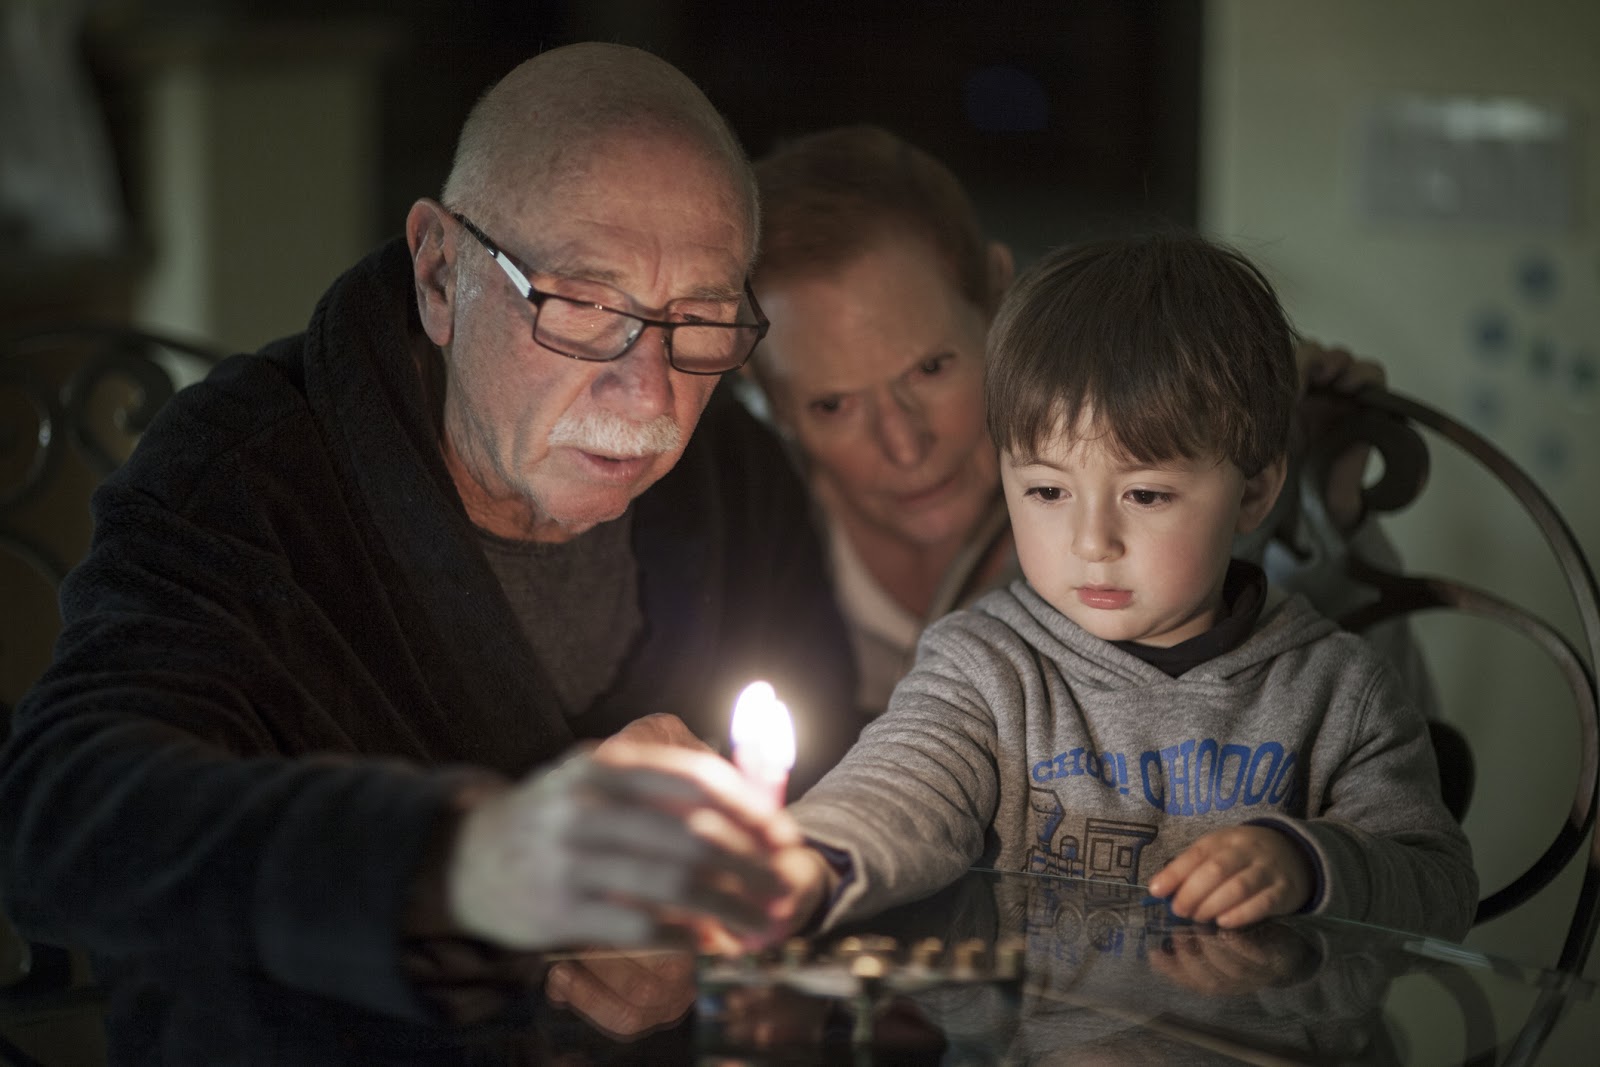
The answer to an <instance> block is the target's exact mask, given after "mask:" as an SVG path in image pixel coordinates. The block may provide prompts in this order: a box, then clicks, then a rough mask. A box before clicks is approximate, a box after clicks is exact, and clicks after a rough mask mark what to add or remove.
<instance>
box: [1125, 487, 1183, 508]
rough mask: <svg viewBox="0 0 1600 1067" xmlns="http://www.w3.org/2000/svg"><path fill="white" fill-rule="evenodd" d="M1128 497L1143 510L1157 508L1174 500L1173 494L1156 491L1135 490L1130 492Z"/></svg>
mask: <svg viewBox="0 0 1600 1067" xmlns="http://www.w3.org/2000/svg"><path fill="white" fill-rule="evenodd" d="M1128 496H1129V498H1130V499H1132V500H1133V502H1134V503H1135V504H1138V505H1139V506H1140V507H1141V508H1150V507H1155V506H1156V505H1157V504H1165V503H1166V502H1167V501H1169V500H1171V499H1172V494H1171V493H1162V492H1159V491H1157V490H1155V489H1133V490H1130V491H1129V493H1128Z"/></svg>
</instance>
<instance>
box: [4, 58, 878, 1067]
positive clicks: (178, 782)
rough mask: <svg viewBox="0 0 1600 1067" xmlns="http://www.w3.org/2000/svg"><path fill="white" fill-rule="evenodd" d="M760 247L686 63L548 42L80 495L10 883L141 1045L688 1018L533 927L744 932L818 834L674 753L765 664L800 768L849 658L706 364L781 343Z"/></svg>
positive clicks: (830, 711) (755, 452)
mask: <svg viewBox="0 0 1600 1067" xmlns="http://www.w3.org/2000/svg"><path fill="white" fill-rule="evenodd" d="M756 235H757V209H756V202H755V192H754V185H753V182H752V180H751V177H750V173H749V169H748V166H747V164H746V162H745V160H744V157H743V155H742V153H741V151H740V149H739V147H738V145H737V143H736V141H735V139H734V137H733V136H732V134H731V133H730V131H729V130H728V128H727V127H726V125H725V123H724V122H723V120H722V119H721V118H720V117H719V116H718V115H717V114H716V112H715V111H714V110H713V109H712V108H711V106H710V104H709V103H708V102H707V101H706V100H705V98H704V97H703V96H702V95H701V94H700V92H699V91H698V90H697V89H696V88H695V87H694V86H693V85H691V84H690V83H689V82H688V81H687V80H686V79H685V78H684V77H683V76H682V75H681V74H679V73H678V72H677V71H676V70H674V69H673V68H671V67H670V66H668V65H667V64H665V63H663V62H661V61H660V60H658V59H655V58H654V57H651V56H649V55H647V54H645V53H642V52H638V51H636V50H633V49H627V48H622V47H618V46H608V45H579V46H573V47H569V48H564V49H559V50H556V51H552V52H549V53H546V54H544V55H543V56H540V57H539V58H536V59H534V60H531V61H529V62H528V63H525V64H524V65H522V66H521V67H519V68H518V69H517V70H515V71H513V72H512V73H511V74H510V75H509V76H507V77H506V78H505V79H504V80H503V81H502V82H500V83H499V84H498V85H497V86H496V87H495V88H494V89H492V90H491V91H490V92H489V93H488V94H487V95H486V96H485V97H484V98H483V100H482V101H481V102H480V103H479V104H478V106H477V107H476V108H475V109H474V110H473V112H472V114H471V116H470V117H469V119H468V121H467V123H466V125H465V127H464V129H463V131H462V134H461V140H460V146H459V148H458V152H457V156H456V160H455V165H454V167H453V169H452V172H451V174H450V177H449V180H448V182H447V184H446V187H445V190H444V192H443V196H442V201H440V202H435V201H432V200H421V201H418V202H417V204H416V205H415V206H414V207H413V208H412V210H411V212H410V214H409V215H408V217H407V219H406V230H405V238H406V239H405V241H404V242H403V243H402V242H400V241H396V242H394V243H392V244H390V245H388V246H387V247H384V248H381V249H380V250H378V251H377V252H375V253H374V254H373V255H372V256H370V257H369V258H367V259H366V260H365V261H363V262H362V263H360V264H359V265H357V266H356V267H355V268H354V269H352V270H351V271H350V272H349V273H347V274H346V275H344V276H343V277H341V278H340V279H338V281H337V282H335V284H334V285H333V287H332V288H331V289H330V290H329V291H328V293H327V295H326V296H325V297H324V298H323V300H322V302H321V303H320V304H319V305H318V307H317V309H316V311H315V313H314V314H313V316H312V318H311V322H310V325H309V326H308V328H307V330H306V332H305V333H304V334H301V335H299V336H297V337H293V338H290V339H288V340H285V341H282V342H278V343H276V344H273V345H271V346H269V347H268V348H266V349H265V350H263V351H262V352H260V353H258V354H255V355H250V356H240V357H236V358H235V359H233V360H230V361H229V362H227V363H225V364H224V365H222V366H221V367H219V368H218V369H217V370H216V371H215V372H214V373H213V374H212V375H211V376H210V378H209V379H208V380H207V381H206V382H205V383H203V384H202V385H200V386H197V387H195V388H193V389H190V390H188V391H187V392H185V393H183V394H181V395H180V396H179V397H178V398H177V399H176V400H175V401H173V402H172V403H171V404H170V405H169V406H168V407H167V409H166V410H164V411H163V412H162V415H161V418H160V419H159V420H158V422H157V424H156V425H155V426H153V427H152V428H151V429H150V431H149V432H148V434H147V435H146V436H145V438H144V440H143V441H142V442H141V444H140V447H139V449H138V451H137V453H136V454H135V456H134V457H133V459H132V460H131V461H130V462H129V464H128V465H127V466H126V467H125V468H124V469H123V470H122V471H121V472H119V473H118V474H117V475H116V476H114V477H113V478H112V479H111V480H110V481H109V482H108V483H107V484H106V485H105V486H104V487H103V488H102V489H101V491H100V492H99V494H98V495H97V497H96V501H95V511H96V523H97V528H96V537H95V543H94V547H93V549H92V551H91V553H90V555H89V557H88V559H87V560H86V561H85V562H84V563H83V565H82V566H81V567H80V568H79V569H78V570H77V571H76V572H75V573H74V574H73V575H72V576H71V577H70V578H69V580H68V582H67V583H66V585H65V586H64V588H63V591H62V605H63V612H64V616H65V627H64V631H63V634H62V638H61V641H60V644H59V646H58V649H57V655H56V660H55V662H54V664H53V665H52V666H51V668H50V669H49V671H48V672H47V673H46V675H45V676H44V678H43V679H42V680H41V681H40V682H39V683H38V685H37V686H36V687H35V688H34V689H33V691H32V692H31V693H30V694H29V695H28V697H27V698H26V699H25V700H24V702H23V703H22V705H21V706H20V707H19V708H18V710H17V713H16V717H15V721H14V724H13V734H12V737H11V739H10V741H9V743H8V745H7V747H6V748H5V749H4V751H3V756H0V872H3V878H4V890H5V897H4V904H5V908H6V910H7V911H8V913H9V914H10V915H11V916H12V918H13V919H14V921H15V922H16V923H17V925H18V926H19V927H20V928H22V929H24V930H25V931H27V932H29V933H30V934H32V935H34V936H38V937H41V938H47V939H60V940H64V941H69V942H73V943H77V944H81V945H83V946H85V947H87V948H88V949H89V950H90V951H91V952H92V953H93V954H94V956H95V957H96V959H97V961H99V963H100V966H101V968H102V971H103V973H104V975H106V976H108V977H110V978H113V979H115V980H116V995H117V997H118V998H119V999H118V1002H117V1003H116V1004H114V1006H113V1010H112V1013H111V1017H112V1020H113V1021H112V1036H113V1041H114V1043H115V1044H116V1046H117V1047H118V1049H119V1052H120V1055H121V1058H123V1059H126V1060H127V1061H128V1062H157V1061H169V1060H170V1061H181V1062H191V1061H193V1062H241V1061H243V1060H246V1059H248V1058H249V1055H248V1053H249V1052H250V1051H251V1050H252V1049H253V1051H254V1052H255V1053H256V1054H258V1055H261V1056H263V1058H267V1059H271V1060H272V1061H273V1062H299V1061H300V1056H301V1054H302V1053H303V1054H304V1056H305V1058H313V1055H312V1053H311V1052H310V1051H309V1047H308V1048H306V1049H302V1050H300V1052H296V1051H294V1047H293V1045H292V1044H287V1043H285V1042H290V1041H291V1038H290V1037H289V1036H286V1035H290V1034H293V1035H301V1034H302V1032H303V1029H304V1028H305V1027H307V1026H308V1025H309V1023H308V1020H312V1019H316V1020H320V1021H322V1022H324V1023H326V1024H328V1025H327V1027H326V1029H327V1030H328V1031H329V1032H338V1033H342V1034H352V1033H366V1032H372V1033H380V1032H381V1033H382V1034H384V1035H386V1038H387V1039H390V1040H396V1041H400V1042H401V1043H402V1044H406V1046H407V1047H410V1045H409V1044H408V1042H410V1041H411V1040H412V1039H413V1038H411V1037H404V1036H398V1037H397V1036H396V1035H413V1036H414V1033H415V1032H427V1033H433V1032H435V1031H434V1029H432V1028H433V1027H436V1026H437V1024H438V1023H439V1021H440V1020H441V1019H447V1020H459V1019H461V1018H462V1017H465V1016H469V1015H470V1016H481V1015H483V1014H485V1013H486V1012H488V1013H492V1011H493V1010H494V1009H497V1008H498V1007H500V1006H501V1005H502V1004H503V1003H504V1002H505V1000H506V999H507V998H505V997H504V996H503V995H502V994H504V993H505V992H506V991H507V989H515V988H519V983H521V984H523V985H533V986H534V988H537V983H538V982H540V981H541V980H544V981H545V982H546V983H547V984H546V987H545V988H546V989H547V990H548V992H549V994H550V996H551V997H552V998H553V999H555V1000H557V1001H558V1002H561V1003H569V1004H572V1005H573V1006H575V1007H576V1008H578V1009H579V1011H580V1012H581V1013H583V1014H585V1015H586V1016H588V1017H589V1018H591V1019H593V1020H594V1021H596V1022H597V1023H599V1024H600V1025H601V1026H603V1027H605V1028H607V1029H611V1030H620V1031H628V1030H636V1029H639V1028H641V1027H644V1026H649V1025H651V1024H653V1023H657V1022H661V1021H663V1020H665V1019H667V1018H671V1017H673V1016H674V1015H675V1014H681V1012H682V1011H683V1010H684V1008H685V1007H686V1006H687V1003H688V1001H687V1000H686V999H684V997H683V994H682V991H683V988H684V987H683V986H682V984H681V981H680V982H679V983H678V984H677V985H674V983H673V981H672V980H673V979H675V978H676V979H680V980H681V979H682V977H683V972H682V970H681V967H682V963H681V961H678V962H676V963H674V964H672V965H670V966H668V965H649V964H641V963H639V962H636V961H630V960H621V961H619V962H618V963H617V965H616V967H615V968H613V969H611V970H607V969H606V968H604V967H602V966H598V965H597V966H595V967H591V968H588V969H583V968H574V967H571V966H570V965H569V966H566V967H558V968H557V969H555V970H553V971H550V972H548V975H547V973H546V971H545V964H546V960H545V958H544V957H543V956H542V955H540V954H538V952H537V951H536V950H543V949H550V948H552V947H561V946H580V945H589V944H594V943H610V944H618V943H620V944H637V943H642V942H646V941H650V940H652V939H655V938H657V937H659V936H660V935H661V934H662V933H663V932H664V931H666V930H668V929H669V928H674V927H676V928H693V929H694V930H696V931H699V932H700V933H702V934H705V933H706V932H708V931H714V932H715V933H716V934H717V936H719V937H721V938H723V939H726V938H728V937H729V936H730V935H732V936H746V937H759V936H760V933H761V931H762V930H764V929H768V928H769V923H771V922H772V921H773V920H774V918H775V909H781V908H782V907H783V904H782V903H781V902H782V901H783V900H784V899H786V897H785V894H784V892H783V884H784V878H783V875H782V869H783V865H784V863H785V862H788V861H789V860H791V859H793V857H794V856H795V854H797V853H800V852H802V851H803V850H801V849H800V848H799V847H798V838H797V836H796V834H795V831H794V828H793V825H792V824H791V823H789V822H788V821H787V819H786V817H784V816H783V815H782V814H781V813H779V814H776V815H774V814H773V813H772V812H771V811H770V810H767V809H766V808H765V807H764V804H763V801H762V800H761V799H760V798H759V796H758V795H757V794H755V793H754V792H753V791H752V790H749V789H747V788H746V787H745V786H744V784H743V783H742V781H741V779H740V778H739V776H738V775H737V774H736V773H735V772H734V771H733V769H732V768H731V767H730V766H729V765H728V764H727V763H725V762H724V761H722V760H720V759H718V758H717V757H715V756H714V755H712V754H710V753H708V752H706V751H704V745H701V744H700V743H699V741H697V740H696V738H697V737H698V738H702V739H711V740H715V739H717V738H720V737H723V736H725V733H726V729H727V719H728V713H729V709H730V705H731V701H732V698H733V696H734V694H735V692H736V691H737V689H738V688H739V687H740V686H741V685H743V684H744V683H745V682H747V681H749V680H751V679H753V678H766V679H768V680H770V681H771V682H773V683H774V685H775V686H776V687H777V688H778V689H779V691H780V692H781V693H783V694H784V695H785V696H786V697H787V699H788V702H789V703H790V705H791V707H793V708H794V709H795V713H796V717H797V719H798V720H799V723H798V725H799V733H800V737H799V744H800V748H801V751H802V753H804V754H806V755H807V756H809V765H807V764H805V763H804V762H803V764H802V767H801V768H800V770H799V771H798V772H797V775H796V777H797V779H799V780H801V781H804V780H806V779H808V778H810V777H814V776H815V774H816V773H817V772H818V771H819V770H821V769H824V768H825V767H826V766H827V765H828V764H829V763H830V762H831V761H832V759H833V758H835V757H836V756H837V755H838V754H839V753H840V752H841V751H842V750H843V748H844V747H846V746H847V744H848V742H849V740H850V738H851V736H852V731H851V730H850V729H849V727H848V725H847V724H845V723H844V721H843V719H842V718H840V717H841V716H842V715H843V712H844V709H846V708H847V707H848V705H849V694H850V691H851V687H852V685H853V678H852V677H851V668H850V666H849V652H848V647H847V644H846V642H845V639H844V637H843V629H842V625H841V623H840V621H839V619H838V617H837V613H836V611H835V609H834V608H833V606H832V602H831V600H830V599H829V597H828V593H827V581H826V579H825V577H824V574H823V570H822V566H821V562H820V561H821V554H820V552H819V550H818V547H817V545H816V544H815V543H814V540H813V537H812V534H811V532H810V530H809V527H808V524H807V512H806V502H805V497H804V494H803V491H802V488H801V486H800V485H799V484H798V482H797V481H796V480H795V478H794V476H793V474H792V473H791V471H790V469H789V468H788V467H787V466H786V464H785V461H784V457H783V455H782V453H781V451H780V450H779V449H778V447H777V446H776V443H775V441H774V440H773V439H772V438H771V437H770V435H769V434H768V433H767V432H766V431H765V430H764V429H763V428H762V427H760V426H759V425H758V424H756V423H755V422H754V421H753V420H752V419H751V418H750V417H749V416H748V415H746V414H745V413H744V412H743V410H742V408H741V407H740V406H739V405H738V404H737V403H735V402H732V401H731V400H730V399H729V398H727V397H725V396H723V395H722V394H720V393H718V392H717V391H716V388H715V387H716V385H717V381H718V375H720V374H722V373H724V372H727V371H729V370H732V369H734V368H735V367H737V366H739V365H740V364H741V363H742V362H743V361H744V360H745V359H746V358H747V357H748V355H749V353H750V350H751V348H752V347H753V346H754V345H755V343H756V341H757V340H758V339H759V337H760V334H761V332H762V329H763V321H764V320H763V319H762V317H761V313H760V311H759V309H758V307H757V306H756V304H755V301H754V299H753V297H752V296H751V295H750V291H749V289H748V286H747V283H746V277H747V274H748V272H749V269H750V265H751V262H752V260H753V257H754V253H755V243H756ZM697 426H698V429H697ZM691 435H692V436H691ZM602 737H611V738H612V740H609V741H607V742H606V743H605V744H602V745H601V746H600V747H599V748H598V749H594V750H589V749H581V748H580V749H579V750H578V751H577V752H576V753H575V754H574V753H573V752H572V750H573V749H574V742H575V741H577V740H579V739H583V738H602ZM662 741H665V742H672V743H674V744H675V747H669V746H668V745H664V744H659V743H653V742H662ZM696 746H698V747H699V748H700V749H701V750H700V751H695V750H694V749H695V747H696ZM563 757H564V758H563ZM558 760H560V762H557V761H558ZM674 967H677V968H679V969H677V970H674V969H673V968H674ZM198 990H204V991H205V995H206V996H207V997H209V998H210V1000H209V1002H206V1003H202V1002H201V1001H200V1000H198V999H197V998H196V997H194V996H192V995H191V994H193V993H195V992H196V991H198ZM486 994H493V995H486ZM241 999H243V1000H244V1002H243V1003H241ZM375 1020H383V1021H382V1023H381V1024H380V1023H378V1022H375ZM263 1035H266V1036H263ZM295 1039H296V1040H298V1036H297V1037H296V1038H295ZM263 1042H265V1043H266V1044H265V1045H263V1044H262V1043H263ZM266 1047H272V1048H273V1049H274V1051H273V1053H272V1054H271V1055H268V1054H267V1053H266V1052H265V1051H264V1049H265V1048H266Z"/></svg>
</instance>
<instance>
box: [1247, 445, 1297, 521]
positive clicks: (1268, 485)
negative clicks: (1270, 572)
mask: <svg viewBox="0 0 1600 1067" xmlns="http://www.w3.org/2000/svg"><path fill="white" fill-rule="evenodd" d="M1288 472H1289V457H1288V456H1279V457H1278V458H1277V459H1275V460H1273V461H1272V462H1271V463H1269V464H1267V465H1266V466H1265V467H1263V468H1261V470H1260V472H1259V473H1257V474H1256V475H1255V476H1254V477H1251V478H1246V479H1245V480H1244V497H1243V499H1241V500H1240V502H1239V523H1238V525H1237V526H1236V527H1235V531H1236V532H1238V533H1242V534H1247V533H1250V532H1251V531H1252V530H1254V529H1255V528H1256V527H1257V526H1260V525H1261V523H1262V522H1263V521H1264V520H1265V519H1266V517H1267V516H1268V515H1269V514H1271V513H1272V505H1274V504H1276V503H1277V502H1278V494H1279V493H1281V492H1282V491H1283V480H1284V478H1285V477H1286V476H1287V475H1288Z"/></svg>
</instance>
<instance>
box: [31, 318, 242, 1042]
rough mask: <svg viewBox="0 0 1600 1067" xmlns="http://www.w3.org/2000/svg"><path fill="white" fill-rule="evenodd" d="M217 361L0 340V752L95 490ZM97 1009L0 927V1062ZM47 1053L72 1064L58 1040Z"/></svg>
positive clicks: (115, 334) (202, 351)
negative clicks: (28, 1036) (41, 1031)
mask: <svg viewBox="0 0 1600 1067" xmlns="http://www.w3.org/2000/svg"><path fill="white" fill-rule="evenodd" d="M218 358H219V357H218V353H215V352H213V351H211V350H210V349H208V348H207V347H205V346H203V345H199V344H195V343H193V342H190V341H185V340H181V339H179V338H175V337H170V336H162V335H158V334H154V333H149V332H145V331H141V330H136V329H130V328H127V327H123V326H114V325H82V324H79V325H63V326H61V327H59V328H55V329H37V330H30V331H28V332H27V333H25V334H16V335H12V336H0V589H3V590H4V595H3V597H0V601H3V603H4V610H0V739H3V738H4V737H5V736H6V735H7V734H9V732H10V710H11V708H12V706H14V705H15V703H16V701H17V700H18V699H19V698H20V696H21V695H22V692H23V691H24V690H26V688H27V687H28V685H29V684H31V683H32V681H33V679H35V678H36V677H38V675H39V674H40V673H41V672H42V671H43V670H44V668H45V667H46V666H47V665H48V662H49V657H50V647H51V645H52V643H53V641H54V639H55V635H56V632H57V630H58V629H59V628H60V616H59V614H58V611H57V607H56V587H57V586H58V585H59V584H60V582H61V579H62V578H63V577H64V576H65V575H66V573H67V571H68V570H69V569H71V567H72V566H73V565H74V564H76V563H77V561H78V560H79V559H80V558H81V557H82V555H83V554H84V552H85V551H86V550H87V548H88V544H89V537H90V534H91V525H92V523H91V519H90V515H89V506H88V504H89V496H90V494H91V493H92V492H93V490H94V487H95V486H96V485H98V484H99V482H100V480H101V479H102V478H104V477H105V476H106V475H107V474H109V473H111V471H113V470H115V469H116V468H117V467H118V466H119V465H121V464H122V463H123V462H124V461H125V460H126V459H127V458H128V456H129V454H130V453H131V452H132V450H133V447H134V445H135V444H136V443H137V441H138V439H139V435H140V434H141V433H143V432H144V430H145V428H146V427H147V426H148V425H149V424H150V420H151V419H152V418H153V417H154V415H155V413H156V412H157V411H158V410H159V409H160V408H161V406H162V405H163V404H165V403H166V402H167V400H168V399H170V398H171V397H172V395H173V393H175V392H176V391H177V389H178V388H180V387H181V386H183V385H185V384H187V383H188V382H190V381H193V380H196V379H198V378H200V377H203V376H204V374H205V372H206V370H208V369H209V368H210V366H211V365H212V364H214V363H216V362H217V360H218ZM98 996H99V991H98V989H97V988H96V987H95V985H94V983H93V980H92V978H91V976H90V975H89V974H88V970H87V967H86V966H85V965H84V962H83V960H82V959H81V958H80V957H79V956H78V954H76V953H71V952H68V951H67V950H66V949H63V948H60V947H57V946H53V945H42V944H30V943H28V942H26V941H23V940H22V939H21V938H20V937H18V936H17V935H16V933H15V931H13V930H12V929H11V927H10V926H9V925H8V924H7V923H6V921H5V918H4V916H0V1024H4V1025H0V1062H4V1063H17V1064H22V1065H27V1064H32V1063H37V1062H40V1061H39V1060H38V1059H36V1058H35V1057H34V1056H33V1055H32V1054H30V1053H29V1052H28V1051H26V1050H25V1049H24V1048H22V1047H19V1045H18V1044H16V1043H13V1040H12V1039H11V1038H8V1037H7V1033H8V1032H10V1033H11V1034H12V1035H13V1036H14V1037H15V1038H16V1041H18V1042H20V1041H22V1040H23V1038H22V1037H21V1036H18V1035H21V1034H22V1033H24V1032H31V1031H32V1030H35V1029H38V1028H41V1027H47V1026H50V1025H51V1024H52V1020H59V1019H61V1018H62V1017H64V1016H66V1015H69V1014H70V1013H73V1012H77V1011H81V1010H85V1009H92V1007H93V1005H94V1003H95V1001H96V999H97V998H98ZM57 1029H58V1030H59V1029H61V1028H60V1027H58V1028H57ZM53 1047H55V1048H56V1049H57V1055H67V1056H69V1057H72V1058H73V1059H76V1054H75V1053H73V1052H65V1053H63V1052H61V1051H59V1050H60V1041H59V1040H56V1041H54V1042H53Z"/></svg>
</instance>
